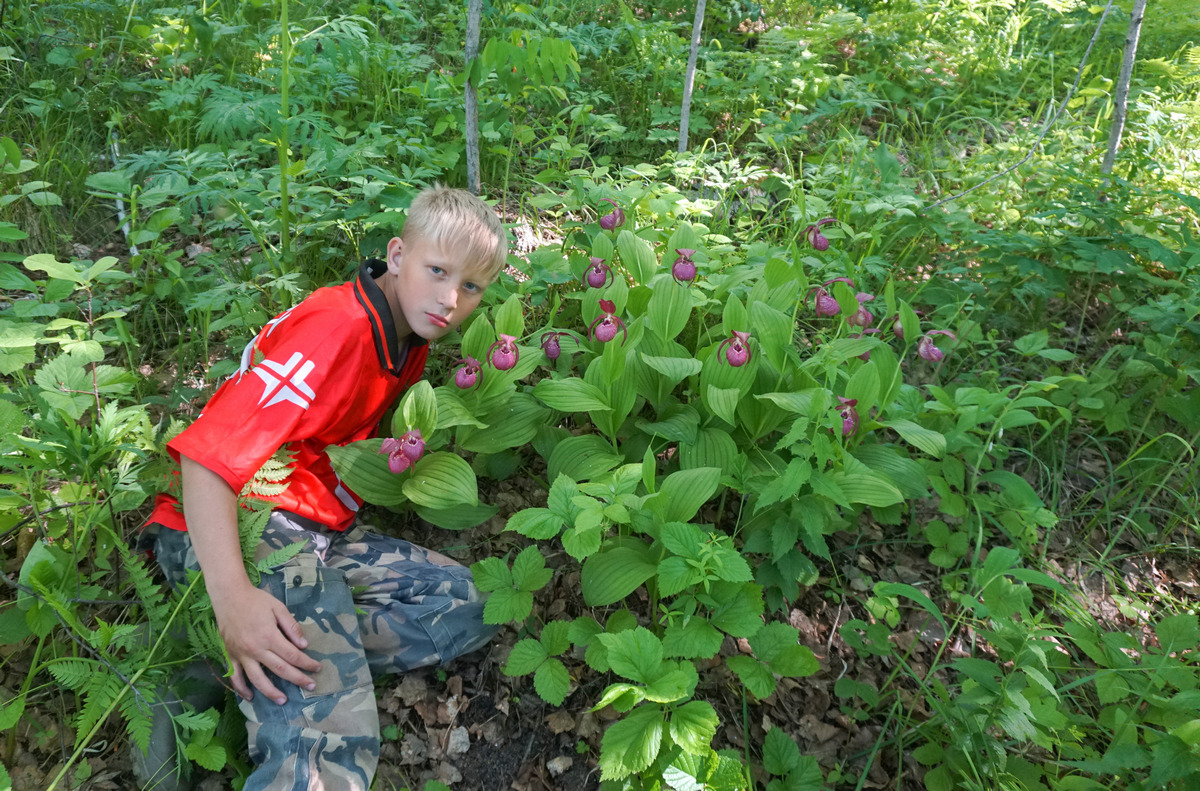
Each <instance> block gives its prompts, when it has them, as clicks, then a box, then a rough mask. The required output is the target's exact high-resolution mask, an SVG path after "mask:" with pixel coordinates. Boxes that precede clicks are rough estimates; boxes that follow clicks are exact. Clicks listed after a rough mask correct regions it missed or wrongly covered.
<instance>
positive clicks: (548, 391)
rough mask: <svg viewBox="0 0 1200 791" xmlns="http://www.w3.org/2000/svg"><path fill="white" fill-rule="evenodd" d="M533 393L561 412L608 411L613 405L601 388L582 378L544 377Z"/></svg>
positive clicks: (544, 402)
mask: <svg viewBox="0 0 1200 791" xmlns="http://www.w3.org/2000/svg"><path fill="white" fill-rule="evenodd" d="M533 395H534V397H535V398H537V399H538V400H539V401H541V402H542V403H543V404H545V405H546V406H548V407H550V408H551V409H557V410H558V411H559V412H568V413H569V412H590V411H593V410H599V411H602V412H607V411H608V410H609V409H610V408H611V407H609V405H608V399H607V397H606V396H605V394H604V392H603V391H601V390H600V388H598V387H595V386H593V385H590V384H588V383H587V382H585V381H583V380H582V379H576V378H573V377H572V378H569V379H543V380H542V381H540V382H538V383H537V385H535V386H534V388H533Z"/></svg>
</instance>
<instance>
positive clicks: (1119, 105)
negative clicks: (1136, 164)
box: [1100, 0, 1146, 176]
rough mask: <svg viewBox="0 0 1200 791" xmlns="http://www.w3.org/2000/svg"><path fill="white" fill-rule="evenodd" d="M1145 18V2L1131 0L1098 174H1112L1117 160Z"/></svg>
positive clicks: (1142, 0)
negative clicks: (1115, 91) (1105, 141)
mask: <svg viewBox="0 0 1200 791" xmlns="http://www.w3.org/2000/svg"><path fill="white" fill-rule="evenodd" d="M1145 16H1146V0H1133V11H1132V13H1130V15H1129V32H1128V33H1126V34H1125V57H1124V59H1123V60H1122V61H1121V76H1120V77H1118V78H1117V94H1116V96H1115V97H1113V121H1112V128H1111V129H1110V130H1109V133H1108V151H1107V152H1105V154H1104V164H1103V165H1101V166H1100V172H1101V173H1103V174H1104V175H1106V176H1107V175H1108V174H1109V173H1112V169H1113V162H1115V161H1116V159H1117V146H1119V145H1121V134H1122V133H1123V132H1124V131H1125V104H1126V102H1127V101H1128V99H1129V80H1130V78H1131V77H1133V62H1134V60H1135V59H1136V57H1137V45H1138V35H1139V34H1140V33H1141V32H1142V18H1143V17H1145Z"/></svg>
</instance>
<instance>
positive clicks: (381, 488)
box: [325, 439, 474, 508]
mask: <svg viewBox="0 0 1200 791" xmlns="http://www.w3.org/2000/svg"><path fill="white" fill-rule="evenodd" d="M382 444H383V440H381V439H368V440H364V441H362V442H354V443H351V444H349V445H344V446H341V445H330V446H328V447H327V448H325V453H326V454H327V455H328V456H329V461H330V463H332V465H333V469H334V471H335V472H336V473H337V475H338V478H340V479H341V480H342V482H343V483H345V484H346V486H347V488H349V489H350V491H352V492H354V493H355V494H357V495H358V496H359V497H361V498H362V499H364V500H366V501H367V502H368V503H374V504H375V505H385V506H386V505H399V504H400V503H403V502H404V501H405V500H406V499H407V496H406V495H405V493H404V488H403V481H404V478H405V477H406V476H405V475H404V474H400V475H397V474H396V473H393V472H392V471H391V470H389V469H388V466H387V456H384V455H381V454H380V453H379V446H380V445H382ZM422 461H423V459H422ZM463 463H464V464H465V463H466V462H463ZM467 469H470V468H469V467H468V468H467ZM473 477H474V473H472V478H473ZM450 505H454V503H447V504H445V505H442V504H435V505H433V507H435V508H444V507H448V506H450Z"/></svg>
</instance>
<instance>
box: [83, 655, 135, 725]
mask: <svg viewBox="0 0 1200 791" xmlns="http://www.w3.org/2000/svg"><path fill="white" fill-rule="evenodd" d="M97 667H98V668H99V669H98V671H97V672H96V673H94V674H93V676H92V678H91V680H90V681H89V682H88V684H87V686H86V689H85V690H84V698H83V700H84V702H83V708H81V709H80V710H79V716H78V717H77V718H76V720H75V729H76V738H77V739H78V740H79V741H82V740H83V739H85V738H87V735H88V734H89V733H91V731H92V728H93V727H95V725H96V723H97V722H99V721H100V718H101V717H103V716H104V713H105V712H106V711H108V707H109V706H111V705H112V703H113V701H115V700H116V699H117V696H118V695H120V694H121V690H123V689H125V682H124V681H122V680H121V679H119V678H117V677H116V676H115V675H113V674H112V673H111V672H109V670H108V668H106V667H104V666H103V665H99V664H98V663H97Z"/></svg>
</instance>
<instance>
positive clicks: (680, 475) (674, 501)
mask: <svg viewBox="0 0 1200 791" xmlns="http://www.w3.org/2000/svg"><path fill="white" fill-rule="evenodd" d="M720 482H721V470H720V468H719V467H697V468H695V469H691V470H680V471H679V472H673V473H671V474H670V475H668V476H667V477H666V479H665V480H663V482H662V485H661V487H660V488H659V493H658V495H656V496H655V497H654V498H653V499H652V500H647V501H646V504H647V506H648V507H650V508H652V509H653V510H654V511H655V512H656V513H657V514H659V516H661V517H662V518H663V521H666V522H687V521H689V520H690V519H691V518H692V517H694V516H695V515H696V512H697V511H699V510H700V506H702V505H704V504H705V503H706V502H708V500H709V499H710V498H711V497H712V496H713V495H714V494H715V493H716V491H717V485H718V484H719V483H720Z"/></svg>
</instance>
